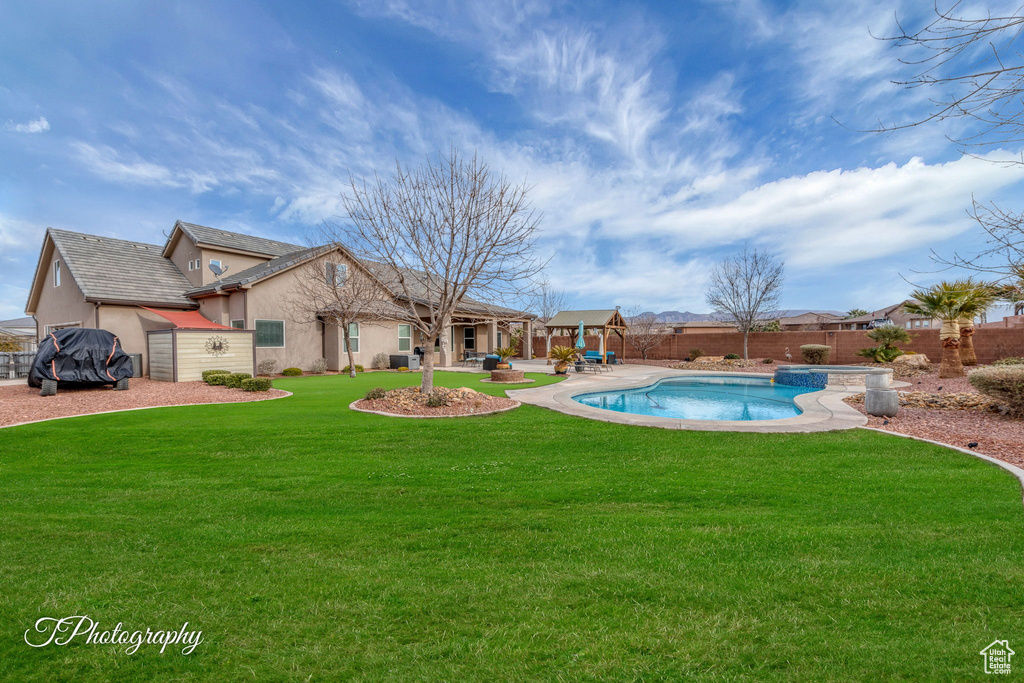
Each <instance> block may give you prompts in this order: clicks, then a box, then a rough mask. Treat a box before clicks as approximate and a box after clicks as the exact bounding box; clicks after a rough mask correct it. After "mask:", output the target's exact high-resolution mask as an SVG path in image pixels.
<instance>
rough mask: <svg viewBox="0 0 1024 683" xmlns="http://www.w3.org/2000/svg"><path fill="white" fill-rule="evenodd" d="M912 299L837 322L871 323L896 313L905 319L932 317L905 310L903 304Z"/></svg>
mask: <svg viewBox="0 0 1024 683" xmlns="http://www.w3.org/2000/svg"><path fill="white" fill-rule="evenodd" d="M912 301H913V299H904V300H903V301H901V302H899V303H897V304H893V305H891V306H886V307H885V308H882V309H879V310H877V311H872V312H871V313H868V314H866V315H858V316H857V317H856V318H842V319H840V320H837V321H836V322H841V323H844V324H846V323H869V322H871V321H873V320H879V319H881V318H888V317H891V316H892V315H893V314H894V313H895V314H899V315H901V316H902V317H903V318H904V319H906V318H911V319H917V318H921V319H925V320H928V319H930V318H929V317H928V316H927V315H918V314H917V313H907V312H905V311H904V310H903V305H904V304H908V303H910V302H912Z"/></svg>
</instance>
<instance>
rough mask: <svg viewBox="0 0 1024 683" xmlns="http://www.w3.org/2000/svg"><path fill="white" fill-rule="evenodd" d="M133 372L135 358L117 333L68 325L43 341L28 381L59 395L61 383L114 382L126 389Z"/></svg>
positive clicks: (119, 387)
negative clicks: (115, 334)
mask: <svg viewBox="0 0 1024 683" xmlns="http://www.w3.org/2000/svg"><path fill="white" fill-rule="evenodd" d="M132 374H133V371H132V357H131V356H129V355H128V354H127V353H125V352H124V349H122V348H121V342H120V341H118V339H117V337H115V336H114V335H113V334H111V333H110V332H108V331H106V330H97V329H92V328H88V327H66V328H64V329H62V330H55V331H54V332H51V333H50V334H48V335H46V337H44V338H43V339H42V340H41V341H40V342H39V351H38V352H36V357H35V359H34V360H33V361H32V369H31V370H30V371H29V375H28V384H29V386H31V387H39V388H40V391H39V394H40V395H41V396H53V395H54V394H56V393H57V386H58V384H60V385H68V386H83V385H90V384H113V385H114V388H115V389H119V390H124V389H127V388H128V378H130V377H131V376H132Z"/></svg>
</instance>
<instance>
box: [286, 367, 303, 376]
mask: <svg viewBox="0 0 1024 683" xmlns="http://www.w3.org/2000/svg"><path fill="white" fill-rule="evenodd" d="M281 374H282V375H284V376H285V377H298V376H299V375H301V374H302V370H300V369H299V368H285V369H284V370H282V371H281Z"/></svg>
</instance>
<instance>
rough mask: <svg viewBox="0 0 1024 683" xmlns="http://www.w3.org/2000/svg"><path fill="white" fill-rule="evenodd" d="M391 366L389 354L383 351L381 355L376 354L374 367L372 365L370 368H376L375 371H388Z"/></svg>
mask: <svg viewBox="0 0 1024 683" xmlns="http://www.w3.org/2000/svg"><path fill="white" fill-rule="evenodd" d="M390 365H391V359H390V358H388V354H386V353H384V352H383V351H381V352H380V353H378V354H375V355H374V356H373V365H371V366H370V367H372V368H374V369H375V370H387V369H388V367H389V366H390Z"/></svg>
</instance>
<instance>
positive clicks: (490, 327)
mask: <svg viewBox="0 0 1024 683" xmlns="http://www.w3.org/2000/svg"><path fill="white" fill-rule="evenodd" d="M497 343H498V321H497V320H492V321H491V322H489V323H487V353H494V347H495V345H497Z"/></svg>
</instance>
